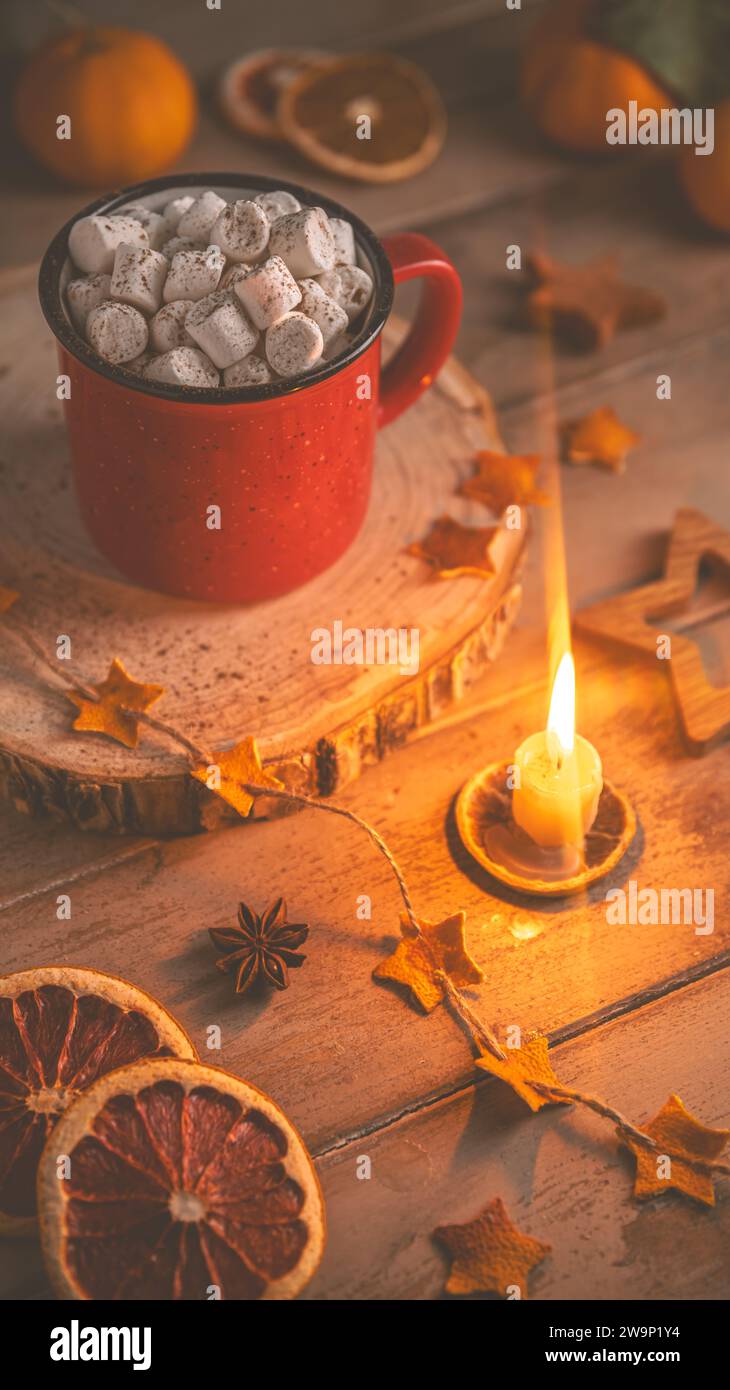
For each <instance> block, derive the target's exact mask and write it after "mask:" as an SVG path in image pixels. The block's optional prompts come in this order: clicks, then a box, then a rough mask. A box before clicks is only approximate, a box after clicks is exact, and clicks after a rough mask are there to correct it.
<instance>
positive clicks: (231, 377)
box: [223, 352, 275, 386]
mask: <svg viewBox="0 0 730 1390" xmlns="http://www.w3.org/2000/svg"><path fill="white" fill-rule="evenodd" d="M274 379H275V378H274V373H273V372H272V370H271V367H270V366H269V364H268V362H264V359H263V357H257V356H256V353H255V352H250V353H249V355H248V357H244V358H242V360H241V361H240V362H234V363H233V366H232V367H226V370H225V371H224V373H223V385H224V386H268V384H269V382H270V381H274Z"/></svg>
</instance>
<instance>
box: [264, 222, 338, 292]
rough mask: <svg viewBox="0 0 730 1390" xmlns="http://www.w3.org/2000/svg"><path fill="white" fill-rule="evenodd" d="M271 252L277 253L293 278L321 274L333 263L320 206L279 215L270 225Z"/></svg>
mask: <svg viewBox="0 0 730 1390" xmlns="http://www.w3.org/2000/svg"><path fill="white" fill-rule="evenodd" d="M269 248H270V250H271V254H272V255H275V256H281V259H282V260H283V261H284V262H285V264H286V265H287V266H288V267H289V269H290V271H291V273H292V275H293V276H294V278H295V279H296V280H302V279H303V278H304V276H305V275H321V274H322V271H323V270H332V268H333V266H334V264H335V240H334V237H333V235H332V232H331V231H330V224H329V219H328V217H327V214H326V212H324V211H323V209H322V208H302V211H301V212H292V213H290V214H289V215H288V216H286V217H279V218H278V219H277V221H276V222H274V224H273V226H272V228H271V237H270V240H269Z"/></svg>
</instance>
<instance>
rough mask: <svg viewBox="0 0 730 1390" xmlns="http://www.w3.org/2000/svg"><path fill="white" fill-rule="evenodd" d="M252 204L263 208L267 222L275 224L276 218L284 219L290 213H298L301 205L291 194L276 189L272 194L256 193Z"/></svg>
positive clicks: (284, 190) (282, 189) (283, 189)
mask: <svg viewBox="0 0 730 1390" xmlns="http://www.w3.org/2000/svg"><path fill="white" fill-rule="evenodd" d="M254 202H255V203H258V205H259V207H260V208H263V210H264V212H265V213H266V216H267V217H268V219H269V222H275V221H276V219H277V217H286V216H287V215H288V214H289V213H291V212H299V211H300V210H301V206H302V205H301V203H300V201H299V199H298V198H295V197H294V194H293V193H287V191H286V189H285V188H277V189H275V190H274V191H273V192H272V193H258V194H257V195H256V197H255V198H254Z"/></svg>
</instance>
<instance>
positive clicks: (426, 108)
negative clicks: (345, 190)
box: [277, 53, 446, 183]
mask: <svg viewBox="0 0 730 1390" xmlns="http://www.w3.org/2000/svg"><path fill="white" fill-rule="evenodd" d="M363 118H367V119H366V120H364V119H363ZM277 119H278V122H279V125H280V127H281V129H282V131H283V132H284V135H285V136H286V138H287V140H289V141H291V143H292V145H295V146H296V148H297V149H298V150H300V151H301V153H302V154H303V155H305V156H306V157H307V158H308V159H310V160H312V162H313V163H314V164H319V165H321V166H322V167H323V168H325V169H330V170H331V171H332V173H334V174H340V175H341V176H343V177H344V178H350V179H360V180H362V181H364V182H365V183H393V182H395V181H396V180H398V179H407V178H411V177H412V176H413V175H414V174H418V173H420V171H421V170H422V169H425V168H426V167H427V165H429V164H431V163H432V161H433V160H434V159H435V158H436V156H437V154H438V153H439V151H440V149H441V147H442V145H443V142H444V138H445V135H446V111H445V109H444V104H443V102H442V100H441V97H440V96H439V94H438V92H437V91H436V88H435V87H434V85H433V83H432V82H431V80H430V78H428V77H427V76H426V74H425V73H424V72H422V71H421V69H420V68H418V67H416V66H415V65H414V64H413V63H407V62H404V61H403V60H402V59H400V58H395V57H393V56H392V55H391V54H389V53H355V54H352V55H350V56H347V57H343V58H334V59H330V60H329V61H327V62H322V63H318V64H317V65H316V66H314V67H310V68H308V69H307V70H306V71H304V72H302V73H301V74H300V75H299V77H297V78H295V80H294V81H293V82H291V83H290V84H289V85H288V86H287V87H286V88H285V89H284V90H283V91H282V93H281V96H280V98H279V103H278V106H277Z"/></svg>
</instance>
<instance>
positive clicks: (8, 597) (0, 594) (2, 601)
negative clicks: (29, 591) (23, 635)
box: [0, 584, 20, 613]
mask: <svg viewBox="0 0 730 1390" xmlns="http://www.w3.org/2000/svg"><path fill="white" fill-rule="evenodd" d="M19 598H20V594H19V593H18V592H17V591H16V590H15V589H6V588H4V587H3V585H2V584H0V613H7V611H8V609H9V608H12V606H13V604H14V603H15V602H16V600H17V599H19Z"/></svg>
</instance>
